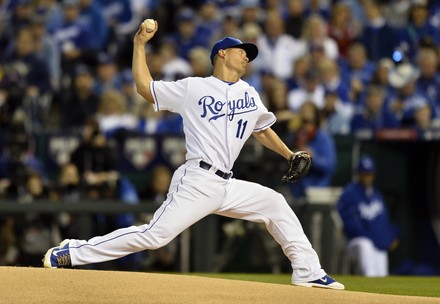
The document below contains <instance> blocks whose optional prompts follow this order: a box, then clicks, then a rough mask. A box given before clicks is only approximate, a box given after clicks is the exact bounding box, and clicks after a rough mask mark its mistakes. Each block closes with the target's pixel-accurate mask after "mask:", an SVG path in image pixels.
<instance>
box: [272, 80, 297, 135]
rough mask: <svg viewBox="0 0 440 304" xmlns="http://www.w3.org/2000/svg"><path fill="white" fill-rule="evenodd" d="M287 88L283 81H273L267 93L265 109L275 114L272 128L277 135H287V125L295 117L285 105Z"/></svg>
mask: <svg viewBox="0 0 440 304" xmlns="http://www.w3.org/2000/svg"><path fill="white" fill-rule="evenodd" d="M287 93H288V87H287V84H286V82H285V81H283V80H280V79H276V78H275V79H274V80H273V82H272V84H271V85H270V87H269V89H268V92H267V101H266V104H267V109H268V110H269V111H271V112H272V113H274V114H275V116H276V118H277V121H276V123H275V124H274V125H273V126H272V128H273V129H274V130H275V131H276V132H277V133H278V134H287V132H288V130H289V123H290V122H291V121H292V120H293V119H294V118H295V117H297V115H296V114H295V113H294V112H293V111H291V110H290V109H289V107H288V104H287Z"/></svg>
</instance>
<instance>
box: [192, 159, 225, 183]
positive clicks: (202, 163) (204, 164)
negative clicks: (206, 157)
mask: <svg viewBox="0 0 440 304" xmlns="http://www.w3.org/2000/svg"><path fill="white" fill-rule="evenodd" d="M199 164H200V168H202V169H205V170H209V169H211V167H212V165H210V164H208V163H207V162H204V161H203V160H201V161H200V163H199ZM214 173H215V175H218V176H220V177H221V178H223V179H230V178H231V176H232V173H226V172H223V171H221V170H217V171H215V172H214Z"/></svg>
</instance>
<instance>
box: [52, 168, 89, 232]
mask: <svg viewBox="0 0 440 304" xmlns="http://www.w3.org/2000/svg"><path fill="white" fill-rule="evenodd" d="M53 184H54V185H53V188H54V195H55V197H56V200H57V201H60V202H62V203H67V204H70V203H77V202H80V201H81V200H83V199H84V198H85V195H84V189H83V183H82V180H81V177H80V174H79V171H78V168H77V167H76V165H75V164H73V163H66V164H64V165H62V166H61V168H60V170H59V172H58V176H57V178H56V180H55V182H54V183H53ZM57 219H58V223H59V228H60V233H61V235H62V236H63V238H75V237H78V236H79V230H80V227H79V225H80V223H79V222H78V217H77V215H75V214H70V213H67V212H61V213H60V214H58V216H57Z"/></svg>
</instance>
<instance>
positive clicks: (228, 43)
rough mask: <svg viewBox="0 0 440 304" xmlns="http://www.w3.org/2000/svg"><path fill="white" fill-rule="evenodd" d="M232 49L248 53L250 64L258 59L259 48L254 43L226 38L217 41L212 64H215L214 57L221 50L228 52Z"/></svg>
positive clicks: (212, 53)
mask: <svg viewBox="0 0 440 304" xmlns="http://www.w3.org/2000/svg"><path fill="white" fill-rule="evenodd" d="M230 48H240V49H242V50H244V51H245V52H246V56H247V58H248V59H249V62H251V61H252V60H254V59H255V58H257V56H258V47H257V46H256V45H255V44H253V43H243V42H241V41H240V40H239V39H237V38H233V37H225V38H223V39H222V40H219V41H217V42H216V43H215V44H214V46H213V47H212V50H211V63H212V64H214V57H215V55H217V53H218V51H219V50H226V49H230Z"/></svg>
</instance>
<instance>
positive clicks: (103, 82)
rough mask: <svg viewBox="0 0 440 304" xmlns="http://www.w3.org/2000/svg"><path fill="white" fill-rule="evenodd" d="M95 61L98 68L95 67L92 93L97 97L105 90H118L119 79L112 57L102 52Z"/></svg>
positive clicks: (119, 85) (119, 86)
mask: <svg viewBox="0 0 440 304" xmlns="http://www.w3.org/2000/svg"><path fill="white" fill-rule="evenodd" d="M97 60H98V66H97V67H96V79H95V82H94V88H93V91H94V92H95V93H96V94H97V95H98V96H102V94H103V93H104V92H105V91H106V90H110V89H115V90H119V89H120V88H121V79H120V75H119V69H118V66H117V64H116V61H115V59H114V57H113V56H112V55H110V54H108V53H105V52H102V53H99V54H98V57H97Z"/></svg>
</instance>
